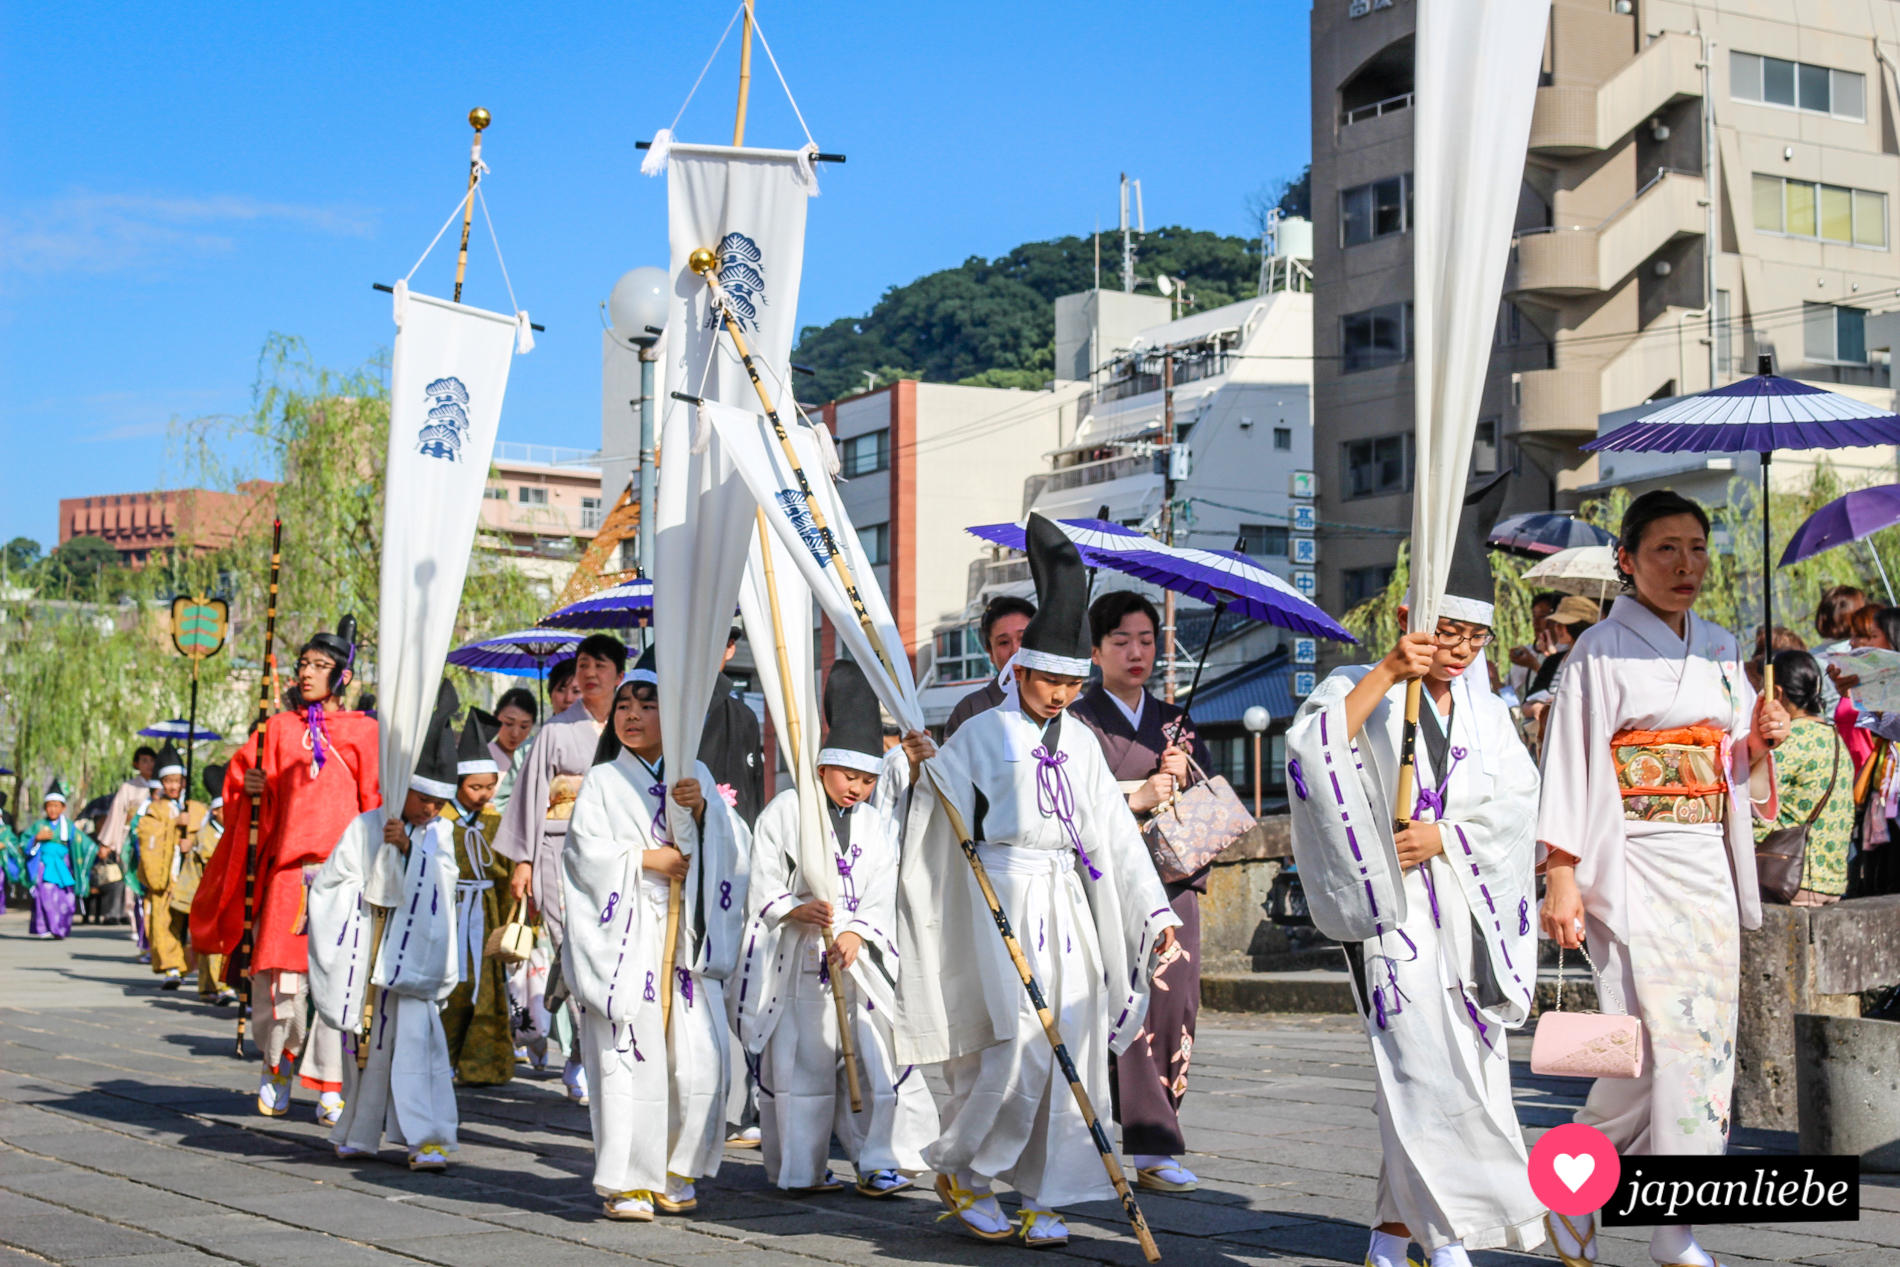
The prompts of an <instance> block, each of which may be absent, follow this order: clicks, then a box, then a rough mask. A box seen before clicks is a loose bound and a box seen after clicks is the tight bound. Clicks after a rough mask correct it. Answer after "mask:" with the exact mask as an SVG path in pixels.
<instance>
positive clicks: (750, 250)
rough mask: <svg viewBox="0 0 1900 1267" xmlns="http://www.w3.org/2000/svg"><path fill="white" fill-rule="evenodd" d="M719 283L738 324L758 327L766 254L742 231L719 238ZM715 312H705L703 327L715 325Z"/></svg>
mask: <svg viewBox="0 0 1900 1267" xmlns="http://www.w3.org/2000/svg"><path fill="white" fill-rule="evenodd" d="M718 253H719V285H720V287H721V288H722V289H723V290H724V291H725V292H726V300H727V302H728V303H730V304H731V305H732V315H733V316H734V317H736V318H738V320H739V324H740V325H749V326H751V327H752V332H753V333H754V334H757V333H758V330H759V309H761V308H763V307H765V305H766V303H767V300H766V297H765V265H764V259H765V253H764V252H763V251H761V250H759V244H758V243H757V242H754V241H753V240H752V239H751V238H749V237H747V236H746V235H745V234H743V233H728V234H726V236H725V237H723V238H721V239H720V240H719V251H718ZM718 325H719V317H718V314H717V313H707V314H706V328H707V329H708V330H713V329H716V328H718Z"/></svg>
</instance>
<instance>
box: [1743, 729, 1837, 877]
mask: <svg viewBox="0 0 1900 1267" xmlns="http://www.w3.org/2000/svg"><path fill="white" fill-rule="evenodd" d="M1828 729H1829V731H1830V733H1831V732H1832V730H1833V728H1832V727H1829V728H1828ZM1833 739H1834V769H1833V772H1832V773H1830V774H1829V775H1828V778H1827V791H1825V792H1823V793H1821V799H1820V800H1818V801H1816V802H1815V803H1814V809H1813V811H1812V812H1811V813H1810V814H1809V815H1808V817H1807V821H1806V822H1802V823H1796V824H1795V825H1794V826H1793V827H1777V828H1775V830H1773V831H1771V832H1769V833H1768V834H1767V835H1766V836H1763V837H1762V838H1761V841H1760V842H1759V843H1758V844H1756V846H1755V881H1756V883H1757V885H1758V886H1759V887H1760V889H1761V895H1762V896H1763V897H1764V898H1768V899H1771V900H1773V901H1775V902H1778V903H1780V904H1782V905H1784V906H1785V905H1787V904H1788V903H1790V902H1792V901H1794V895H1795V894H1797V893H1799V892H1800V891H1801V877H1802V874H1803V873H1804V872H1805V870H1806V868H1807V862H1808V832H1809V831H1811V830H1812V829H1813V827H1814V823H1815V820H1816V819H1818V818H1820V817H1821V811H1822V810H1824V809H1826V808H1827V803H1828V800H1829V799H1830V798H1831V797H1832V796H1833V795H1834V784H1835V782H1836V781H1837V780H1838V779H1839V778H1840V775H1841V737H1840V736H1839V735H1834V736H1833Z"/></svg>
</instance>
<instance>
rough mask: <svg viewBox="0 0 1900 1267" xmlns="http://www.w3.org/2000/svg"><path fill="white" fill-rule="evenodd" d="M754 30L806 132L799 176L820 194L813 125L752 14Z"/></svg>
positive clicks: (757, 20) (802, 129)
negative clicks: (800, 106) (793, 93)
mask: <svg viewBox="0 0 1900 1267" xmlns="http://www.w3.org/2000/svg"><path fill="white" fill-rule="evenodd" d="M752 30H753V33H754V34H756V35H757V36H758V37H759V47H760V48H762V49H764V50H765V60H766V61H768V62H771V63H772V73H773V74H775V75H777V76H778V86H779V87H781V88H783V89H784V90H785V100H786V101H787V102H789V103H791V107H792V117H794V118H796V119H797V120H798V127H799V130H800V131H802V132H804V134H805V148H804V149H802V150H800V151H798V159H797V162H798V176H799V179H800V180H803V181H804V182H805V184H806V186H807V187H808V188H809V189H810V190H811V196H812V197H814V198H816V197H817V196H818V168H817V166H816V165H815V163H814V160H815V159H817V157H818V142H817V141H814V140H813V139H812V135H811V127H810V125H808V124H807V123H806V122H805V115H804V113H803V112H802V111H800V110H799V108H798V98H796V97H794V96H792V86H791V85H790V84H788V83H786V82H785V72H784V71H782V70H780V69H779V68H778V58H776V57H774V56H772V46H771V44H770V43H768V42H767V41H766V38H765V28H764V27H762V26H760V25H759V15H758V14H757V13H754V14H753V15H752Z"/></svg>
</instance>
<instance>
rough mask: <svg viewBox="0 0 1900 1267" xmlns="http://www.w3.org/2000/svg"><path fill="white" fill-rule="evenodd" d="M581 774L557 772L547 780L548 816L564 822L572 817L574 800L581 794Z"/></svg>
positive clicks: (582, 777)
mask: <svg viewBox="0 0 1900 1267" xmlns="http://www.w3.org/2000/svg"><path fill="white" fill-rule="evenodd" d="M584 778H586V776H585V775H581V774H557V775H555V776H554V777H553V778H552V779H549V780H548V817H549V818H552V819H556V820H558V821H560V822H566V821H567V820H568V819H570V818H572V817H574V801H575V799H576V798H577V797H579V796H580V794H581V780H582V779H584Z"/></svg>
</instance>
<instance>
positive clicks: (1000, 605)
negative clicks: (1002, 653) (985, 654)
mask: <svg viewBox="0 0 1900 1267" xmlns="http://www.w3.org/2000/svg"><path fill="white" fill-rule="evenodd" d="M1035 615H1036V605H1035V604H1034V603H1032V602H1030V601H1029V600H1028V599H1026V598H1018V597H1017V596H1016V595H1014V594H997V595H995V596H994V597H992V598H991V599H990V602H989V606H987V607H985V608H984V609H983V623H982V632H983V650H985V651H988V650H989V649H990V630H992V629H994V628H996V622H997V621H999V620H1001V619H1002V618H1003V617H1005V616H1027V617H1029V618H1031V619H1032V620H1033V619H1034V618H1035Z"/></svg>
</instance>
